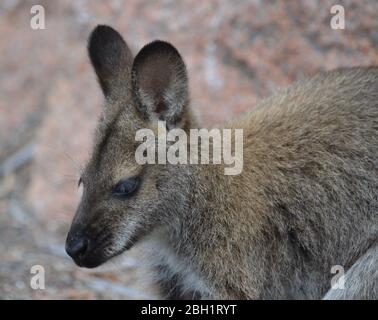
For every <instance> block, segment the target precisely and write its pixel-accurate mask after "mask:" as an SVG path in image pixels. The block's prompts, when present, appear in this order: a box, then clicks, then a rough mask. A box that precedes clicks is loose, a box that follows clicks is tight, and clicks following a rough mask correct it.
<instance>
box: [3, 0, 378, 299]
mask: <svg viewBox="0 0 378 320" xmlns="http://www.w3.org/2000/svg"><path fill="white" fill-rule="evenodd" d="M35 4H40V5H42V6H43V7H44V8H45V25H46V29H45V30H33V29H32V28H31V25H30V20H31V18H32V17H33V15H34V14H32V13H31V12H30V10H31V7H32V6H33V5H35ZM334 4H340V5H343V7H344V9H345V30H333V29H332V28H331V27H330V20H331V18H332V14H331V13H330V8H331V7H332V5H334ZM97 24H109V25H111V26H113V27H114V28H115V29H117V30H118V31H119V32H120V33H121V34H122V35H123V36H124V38H125V39H126V41H127V42H128V44H129V45H130V47H131V48H133V49H134V52H135V53H136V52H137V51H138V50H139V49H140V48H141V47H142V46H143V45H144V44H146V43H147V42H149V41H152V40H154V39H162V40H167V41H169V42H171V43H173V44H174V45H175V46H176V47H177V48H178V49H179V51H180V52H181V54H182V56H183V57H184V59H185V61H186V64H187V68H188V72H189V77H190V90H191V98H192V108H193V109H194V110H195V112H196V113H197V114H198V115H199V116H200V118H202V120H203V122H205V123H208V124H216V123H218V122H221V121H223V120H227V119H230V118H231V117H232V116H233V115H235V114H238V113H240V112H242V111H244V110H246V109H248V108H253V106H254V105H255V103H256V101H257V100H258V99H261V98H263V97H265V96H267V95H269V94H271V93H272V92H274V90H275V89H276V88H278V87H282V86H285V85H287V84H290V83H291V82H293V81H294V80H300V79H302V78H303V77H306V76H311V75H313V74H315V73H317V72H319V71H323V70H329V69H333V68H336V67H341V66H343V67H346V66H357V65H371V64H378V1H376V0H371V1H361V0H348V1H341V0H340V1H321V0H319V1H316V0H308V1H259V0H254V1H241V0H233V1H226V0H224V1H221V0H219V1H194V0H186V1H173V0H158V1H149V0H124V1H122V0H110V1H87V0H75V1H73V0H72V1H68V0H59V1H37V0H34V1H21V0H2V1H1V2H0V35H1V37H0V52H1V54H0V298H1V299H94V298H115V299H118V298H122V299H139V298H140V299H143V298H156V297H157V295H156V290H155V289H154V288H153V287H152V286H151V285H150V284H149V283H148V282H147V281H145V274H144V273H143V271H142V267H143V260H141V259H140V252H138V248H135V249H132V250H131V251H130V252H127V253H125V254H123V255H122V256H121V257H120V258H119V259H117V260H116V262H110V263H109V264H106V265H105V266H103V267H100V268H99V269H94V270H83V269H79V268H78V267H76V266H75V265H74V264H73V262H72V261H71V260H70V259H69V258H68V256H66V254H65V251H64V241H65V235H66V232H67V231H68V228H69V224H70V220H71V219H72V216H73V214H74V212H75V209H76V206H77V203H78V201H79V198H78V193H77V178H78V172H79V168H80V167H81V166H83V165H84V164H85V161H86V159H87V158H88V155H89V152H90V147H91V139H92V133H93V130H94V127H95V125H96V120H97V117H98V115H99V112H100V109H101V103H102V95H101V92H100V89H99V87H98V85H97V83H96V79H95V76H94V72H93V71H92V69H91V66H90V64H89V59H88V58H87V52H86V42H87V37H88V35H89V33H90V31H91V30H92V29H93V28H94V27H95V26H96V25H97ZM33 265H42V266H43V267H44V268H45V276H46V280H45V289H44V290H33V289H32V288H31V286H30V279H31V277H32V276H33V275H32V274H31V273H30V269H31V267H32V266H33Z"/></svg>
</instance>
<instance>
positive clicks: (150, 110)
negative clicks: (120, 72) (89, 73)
mask: <svg viewBox="0 0 378 320" xmlns="http://www.w3.org/2000/svg"><path fill="white" fill-rule="evenodd" d="M132 83H133V93H134V97H135V99H136V100H137V108H138V110H139V111H140V112H141V113H142V115H143V116H144V117H145V119H149V120H153V119H159V120H164V121H166V124H167V126H169V127H175V126H176V125H177V123H178V122H179V121H180V119H181V116H182V115H183V113H184V112H185V108H186V106H187V104H188V77H187V73H186V67H185V64H184V61H183V60H182V58H181V56H180V54H179V53H178V51H177V50H176V48H175V47H173V46H172V45H171V44H169V43H167V42H164V41H158V40H157V41H154V42H151V43H149V44H147V45H146V46H144V47H143V48H142V50H141V51H140V52H139V53H138V54H137V56H136V57H135V60H134V64H133V68H132Z"/></svg>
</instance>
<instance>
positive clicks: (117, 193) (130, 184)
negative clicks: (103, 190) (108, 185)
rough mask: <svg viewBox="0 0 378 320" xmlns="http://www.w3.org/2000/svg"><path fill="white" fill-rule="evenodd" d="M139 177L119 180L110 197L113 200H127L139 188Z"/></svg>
mask: <svg viewBox="0 0 378 320" xmlns="http://www.w3.org/2000/svg"><path fill="white" fill-rule="evenodd" d="M139 184H140V179H139V177H133V178H127V179H124V180H121V181H120V182H118V183H117V185H116V186H115V187H114V189H113V192H112V196H113V197H115V198H127V197H129V196H131V195H132V194H133V193H134V192H135V191H136V190H137V189H138V187H139Z"/></svg>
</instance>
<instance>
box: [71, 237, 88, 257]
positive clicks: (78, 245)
mask: <svg viewBox="0 0 378 320" xmlns="http://www.w3.org/2000/svg"><path fill="white" fill-rule="evenodd" d="M87 249H88V240H87V239H85V238H79V239H77V238H75V239H72V240H71V241H69V242H68V243H67V246H66V251H67V253H68V255H70V256H71V257H72V258H78V257H82V256H84V255H85V253H86V251H87Z"/></svg>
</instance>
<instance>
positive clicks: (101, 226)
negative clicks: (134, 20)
mask: <svg viewBox="0 0 378 320" xmlns="http://www.w3.org/2000/svg"><path fill="white" fill-rule="evenodd" d="M88 52H89V57H90V60H91V62H92V65H93V67H94V70H95V72H96V74H97V77H98V80H99V83H100V86H101V89H102V91H103V93H104V96H105V106H104V110H103V115H102V117H101V119H100V121H99V124H98V127H97V131H96V135H95V144H94V149H93V152H92V155H91V157H90V160H89V161H88V163H87V165H86V167H85V169H84V171H83V173H82V175H81V178H80V181H79V184H82V185H83V195H82V199H81V202H80V204H79V207H78V209H77V212H76V215H75V217H74V219H73V222H72V226H71V229H70V231H69V234H68V237H67V242H66V251H67V253H68V254H69V255H70V256H71V257H72V258H73V259H74V261H75V262H76V263H77V264H78V265H80V266H84V267H96V266H98V265H100V264H101V263H103V262H105V261H107V260H108V259H110V258H111V257H113V256H116V255H118V254H120V253H121V252H123V251H124V250H126V249H128V248H130V247H131V246H132V245H133V244H134V243H135V241H137V240H138V239H139V238H140V237H141V236H142V235H144V234H145V233H146V232H148V231H150V230H151V229H152V228H154V227H155V226H156V225H157V224H159V222H160V220H159V214H158V210H159V204H161V203H162V202H164V201H165V200H164V197H165V196H167V197H168V196H169V193H170V192H169V191H166V192H165V193H162V192H161V190H159V185H161V184H164V185H171V186H172V188H174V187H173V186H174V184H173V183H170V181H169V180H170V179H174V177H173V176H172V175H169V174H167V173H166V172H164V169H162V168H161V167H159V166H158V165H156V166H154V165H149V166H144V165H138V163H137V162H136V160H135V150H136V148H137V146H138V144H137V142H136V141H135V134H136V131H137V130H138V129H141V128H151V129H152V130H154V131H155V130H156V127H157V120H163V121H165V122H166V125H167V127H169V128H174V127H178V128H182V129H184V130H187V129H188V128H190V127H191V125H192V119H191V117H190V114H189V111H188V80H187V73H186V68H185V64H184V62H183V60H182V59H181V56H180V54H179V53H178V51H177V50H176V49H175V48H174V47H173V46H172V45H170V44H169V43H167V42H163V41H154V42H152V43H150V44H147V45H146V46H145V47H143V48H142V49H141V51H140V52H139V53H138V54H137V56H136V57H135V59H134V57H133V55H132V53H131V51H130V49H129V47H128V46H127V44H126V42H125V41H124V40H123V38H122V37H121V35H120V34H119V33H118V32H116V31H115V30H113V29H112V28H110V27H108V26H98V27H96V29H95V30H94V31H93V32H92V34H91V36H90V38H89V43H88Z"/></svg>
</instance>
